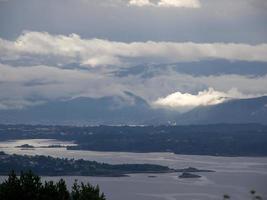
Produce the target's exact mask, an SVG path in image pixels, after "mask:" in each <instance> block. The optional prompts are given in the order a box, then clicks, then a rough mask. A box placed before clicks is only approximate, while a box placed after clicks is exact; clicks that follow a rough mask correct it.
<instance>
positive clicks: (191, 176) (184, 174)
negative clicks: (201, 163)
mask: <svg viewBox="0 0 267 200" xmlns="http://www.w3.org/2000/svg"><path fill="white" fill-rule="evenodd" d="M179 178H201V176H200V175H197V174H192V173H189V172H183V173H182V174H181V175H180V176H179Z"/></svg>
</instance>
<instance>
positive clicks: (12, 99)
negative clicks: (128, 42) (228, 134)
mask: <svg viewBox="0 0 267 200" xmlns="http://www.w3.org/2000/svg"><path fill="white" fill-rule="evenodd" d="M208 87H212V88H214V91H213V92H211V96H212V95H215V96H216V95H217V96H216V97H218V98H219V97H225V98H226V97H229V98H230V97H232V98H234V97H236V98H241V97H253V96H262V95H264V94H267V75H265V76H259V77H249V76H241V75H218V76H197V77H195V76H192V75H189V74H180V73H177V72H175V71H171V70H170V71H168V70H162V71H159V72H158V73H157V74H155V75H154V76H152V77H143V76H141V75H140V76H139V75H129V76H123V77H118V76H115V75H114V74H113V73H110V68H105V67H104V68H101V67H97V68H93V69H90V70H83V69H81V68H80V69H62V68H58V67H53V66H44V65H38V66H21V67H20V66H16V67H14V66H9V65H3V64H0V104H1V105H0V107H1V108H2V109H4V108H21V107H24V106H29V105H30V104H33V105H34V104H36V103H38V102H43V101H47V100H56V99H70V98H76V97H80V96H86V97H91V98H99V97H105V96H122V97H125V96H124V91H130V92H132V93H134V94H136V95H137V96H140V97H142V98H144V99H145V100H146V101H147V102H148V103H150V104H151V105H152V106H155V103H154V102H155V101H157V100H159V98H160V97H166V96H167V97H168V95H169V94H172V93H173V91H180V93H181V95H182V96H183V95H184V93H191V94H194V93H195V92H196V91H202V90H203V89H205V88H208ZM231 88H237V89H238V91H240V92H238V91H235V90H231ZM229 90H230V92H229ZM217 91H220V92H221V93H217ZM206 93H208V92H206ZM206 93H204V94H205V95H204V97H205V98H206V96H207V94H206ZM173 96H174V97H175V95H173ZM189 96H190V95H189ZM193 96H194V95H193ZM202 96H203V95H202ZM161 99H165V98H161ZM167 99H170V98H167ZM172 99H174V100H175V98H172ZM197 99H198V98H197ZM209 100H210V99H209ZM215 100H220V99H216V98H215V99H212V101H211V102H216V101H215ZM168 101H169V102H168ZM168 101H167V100H165V101H163V100H162V101H161V102H165V103H164V104H165V106H164V107H165V108H170V109H176V110H179V111H181V110H186V109H188V108H189V107H190V108H191V107H192V106H195V105H186V104H185V105H182V104H181V106H180V107H179V106H177V107H176V105H175V103H172V104H173V107H171V106H168V104H171V103H170V100H168ZM166 102H167V103H168V104H167V103H166ZM174 102H175V101H174ZM196 102H199V101H198V100H197V101H196ZM205 102H209V101H208V100H206V101H205ZM205 102H204V103H205ZM204 103H203V102H202V104H204ZM161 104H163V103H161ZM157 106H159V105H157Z"/></svg>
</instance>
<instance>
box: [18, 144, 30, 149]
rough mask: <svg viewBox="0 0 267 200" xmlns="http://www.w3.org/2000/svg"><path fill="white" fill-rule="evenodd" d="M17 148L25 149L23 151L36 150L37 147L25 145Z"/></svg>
mask: <svg viewBox="0 0 267 200" xmlns="http://www.w3.org/2000/svg"><path fill="white" fill-rule="evenodd" d="M16 148H23V149H34V148H35V147H34V146H32V145H29V144H23V145H20V146H16Z"/></svg>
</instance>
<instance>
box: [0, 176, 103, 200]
mask: <svg viewBox="0 0 267 200" xmlns="http://www.w3.org/2000/svg"><path fill="white" fill-rule="evenodd" d="M0 199H1V200H17V199H20V200H106V199H105V195H104V194H103V193H101V192H100V189H99V186H98V185H97V186H96V187H94V186H92V185H91V184H89V183H87V184H84V183H81V184H78V182H77V181H75V182H74V184H73V186H72V191H71V192H69V191H68V190H67V186H66V183H65V181H64V180H63V179H61V180H59V181H58V182H56V183H54V182H53V181H46V182H44V183H42V181H41V178H40V177H39V176H37V175H35V174H34V173H32V172H31V171H29V172H26V173H24V172H21V174H20V177H17V175H16V173H15V172H14V171H11V173H10V174H9V176H8V179H7V180H5V181H4V182H3V183H1V184H0Z"/></svg>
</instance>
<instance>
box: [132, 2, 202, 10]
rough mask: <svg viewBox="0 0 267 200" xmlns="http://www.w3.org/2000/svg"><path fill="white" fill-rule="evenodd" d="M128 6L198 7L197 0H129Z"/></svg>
mask: <svg viewBox="0 0 267 200" xmlns="http://www.w3.org/2000/svg"><path fill="white" fill-rule="evenodd" d="M129 5H130V6H139V7H142V6H154V7H176V8H199V7H200V2H199V0H160V1H158V2H152V1H150V0H130V1H129Z"/></svg>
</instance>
